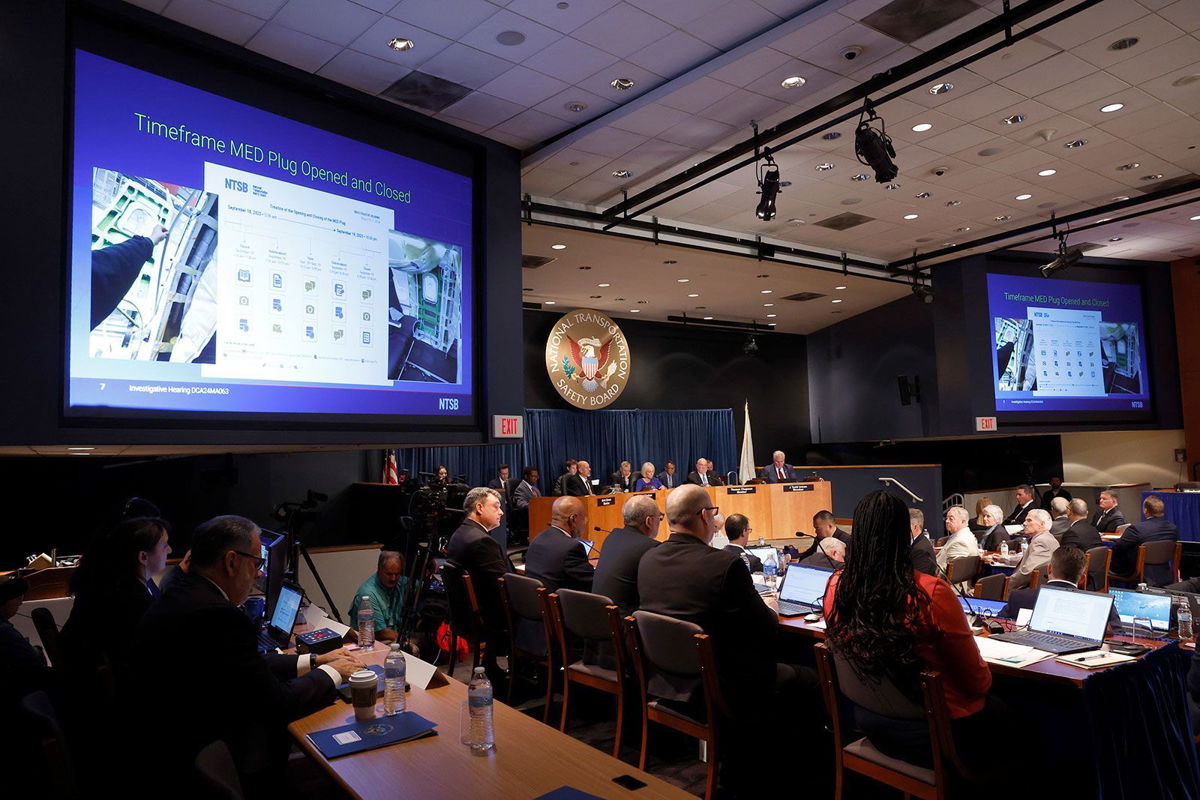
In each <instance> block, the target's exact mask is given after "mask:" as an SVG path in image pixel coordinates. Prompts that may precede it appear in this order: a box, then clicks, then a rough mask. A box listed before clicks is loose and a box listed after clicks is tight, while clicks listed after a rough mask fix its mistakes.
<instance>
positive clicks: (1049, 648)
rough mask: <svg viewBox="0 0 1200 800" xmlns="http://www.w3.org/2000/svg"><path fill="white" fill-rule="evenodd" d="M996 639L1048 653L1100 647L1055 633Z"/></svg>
mask: <svg viewBox="0 0 1200 800" xmlns="http://www.w3.org/2000/svg"><path fill="white" fill-rule="evenodd" d="M996 638H997V639H999V640H1000V641H1003V642H1009V643H1011V644H1021V645H1025V646H1026V647H1033V648H1036V649H1038V650H1045V651H1046V652H1048V653H1066V652H1070V651H1072V650H1087V649H1088V648H1089V647H1096V646H1098V645H1091V644H1088V643H1086V642H1081V641H1080V640H1078V639H1071V638H1069V637H1066V636H1056V635H1054V634H1053V633H1039V632H1037V631H1013V632H1012V633H1004V634H1000V635H999V636H997V637H996Z"/></svg>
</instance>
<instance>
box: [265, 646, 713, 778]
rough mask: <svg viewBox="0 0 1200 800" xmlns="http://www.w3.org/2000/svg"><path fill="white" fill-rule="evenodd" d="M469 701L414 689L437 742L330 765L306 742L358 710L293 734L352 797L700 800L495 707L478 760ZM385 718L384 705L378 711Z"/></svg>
mask: <svg viewBox="0 0 1200 800" xmlns="http://www.w3.org/2000/svg"><path fill="white" fill-rule="evenodd" d="M362 658H363V660H364V661H366V662H367V663H369V664H382V663H383V659H384V651H383V650H382V649H381V648H376V651H375V652H372V653H363V654H362ZM466 699H467V687H466V685H465V684H463V683H461V682H459V681H456V680H453V679H451V680H450V685H449V686H443V687H440V688H437V689H430V690H428V691H426V690H423V689H418V688H417V687H415V686H414V687H413V688H412V690H411V691H410V692H409V693H408V710H409V711H415V712H416V713H418V714H420V715H421V716H423V717H425V718H426V719H428V720H430V721H432V722H436V723H437V726H438V728H437V730H438V735H437V736H433V737H430V738H427V739H420V740H418V741H414V742H406V743H404V744H397V745H392V746H390V747H382V748H379V749H377V750H369V751H367V752H364V753H357V754H354V755H350V756H343V757H342V758H336V759H333V760H332V761H329V760H326V759H325V757H324V756H322V755H321V753H320V751H319V750H317V749H316V748H315V747H313V745H312V743H311V742H310V741H309V740H308V737H307V735H306V734H308V733H310V732H312V731H318V730H324V729H326V728H336V727H339V726H342V725H347V724H350V723H352V722H353V721H354V709H353V708H352V707H351V706H350V705H348V704H346V703H344V702H342V701H340V700H339V701H338V702H336V703H334V704H333V705H332V706H329V707H327V708H324V709H322V710H320V711H318V712H316V713H314V714H310V715H309V716H307V717H304V718H302V719H299V720H297V721H296V722H293V723H292V724H291V725H289V726H288V730H289V731H290V732H291V734H292V736H294V737H295V739H296V741H297V742H298V743H299V744H300V746H301V747H303V748H304V750H305V752H307V753H308V754H309V756H311V757H312V758H313V759H314V760H315V761H316V762H317V763H319V764H321V765H323V766H324V767H325V768H326V769H327V770H328V771H329V773H330V774H331V775H332V776H333V778H334V779H335V780H336V781H337V782H338V783H339V784H341V786H342V787H343V788H345V789H346V790H347V791H348V792H349V793H350V795H351V796H353V797H361V798H376V797H378V798H389V800H391V799H392V798H396V797H419V798H429V799H430V800H435V799H436V798H464V799H467V798H496V799H497V800H499V799H500V798H512V799H513V800H530V798H535V797H540V796H541V795H543V794H546V793H547V792H551V791H553V790H555V789H557V788H559V787H561V786H571V787H573V788H575V789H579V790H581V791H584V792H589V793H591V794H594V795H598V796H600V797H605V798H626V797H628V798H630V800H643V799H644V798H660V799H661V800H695V796H694V795H691V794H689V793H688V792H685V791H684V790H682V789H680V788H678V787H675V786H672V785H671V784H669V783H667V782H665V781H663V780H661V779H659V778H656V777H654V776H652V775H649V774H647V773H645V772H642V771H641V770H639V769H637V768H636V767H634V766H632V765H630V764H626V763H624V762H622V761H618V760H617V759H615V758H613V757H612V756H610V755H608V754H607V753H605V752H602V751H600V750H597V749H596V748H594V747H591V746H589V745H587V744H584V743H583V742H581V741H579V740H578V739H575V738H573V737H571V736H569V735H567V734H564V733H560V732H559V731H558V729H557V728H552V727H550V726H548V725H544V724H542V723H541V722H540V721H539V720H536V719H533V718H532V717H529V716H526V715H525V714H522V713H521V712H519V711H517V710H515V709H513V708H510V707H508V706H506V705H504V704H503V703H501V702H500V701H499V700H497V701H496V703H495V705H494V711H493V719H494V721H495V729H496V748H495V750H493V751H492V752H491V753H489V754H486V755H482V756H479V755H475V754H473V753H472V752H471V749H470V748H469V747H467V746H466V745H464V744H462V743H461V742H460V741H459V710H460V707H461V705H462V703H463V701H465V700H466ZM378 708H379V710H380V713H382V708H383V701H382V698H380V702H379V706H378ZM621 775H632V776H633V777H635V778H637V779H638V780H640V781H644V782H645V783H646V786H645V787H643V788H641V789H638V790H637V791H636V792H631V791H630V790H628V789H624V788H622V787H620V786H618V785H617V784H615V783H613V782H612V781H613V778H616V777H618V776H621Z"/></svg>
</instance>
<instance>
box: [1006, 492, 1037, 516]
mask: <svg viewBox="0 0 1200 800" xmlns="http://www.w3.org/2000/svg"><path fill="white" fill-rule="evenodd" d="M1033 493H1034V489H1033V487H1032V486H1030V485H1029V484H1025V485H1023V486H1018V487H1017V507H1016V508H1014V509H1013V512H1012V513H1011V514H1009V515H1008V516H1007V517H1005V518H1004V524H1005V525H1022V524H1024V522H1025V516H1026V515H1027V514H1028V513H1029V512H1030V510H1032V509H1033V507H1034V504H1033Z"/></svg>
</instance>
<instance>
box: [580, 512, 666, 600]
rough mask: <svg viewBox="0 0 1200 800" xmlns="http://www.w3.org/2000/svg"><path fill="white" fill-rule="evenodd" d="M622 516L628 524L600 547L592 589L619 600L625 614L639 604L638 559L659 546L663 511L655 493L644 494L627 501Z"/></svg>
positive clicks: (606, 539) (609, 536) (611, 535)
mask: <svg viewBox="0 0 1200 800" xmlns="http://www.w3.org/2000/svg"><path fill="white" fill-rule="evenodd" d="M621 517H622V518H623V520H624V522H625V527H624V528H618V529H617V530H615V531H613V532H612V533H610V534H609V535H608V537H607V538H605V540H604V546H603V547H602V548H601V549H600V561H599V563H597V564H596V575H595V579H594V580H593V581H592V591H593V592H595V593H596V594H602V595H604V596H605V597H607V598H609V599H610V600H612V601H613V602H614V603H616V605H617V608H619V609H621V616H622V617H624V616H628V615H629V614H632V613H633V612H634V611H637V609H638V607H639V599H638V587H637V576H638V562H639V561H640V560H641V558H642V556H643V555H645V554H646V551H648V550H652V549H654V548H655V547H658V542H657V541H656V539H655V537H656V536H657V535H658V529H659V525H660V524H661V523H662V519H663V513H662V512H661V511H660V510H659V509H658V506H657V505H656V504H655V502H654V498H653V497H650V496H649V495H641V494H640V495H635V496H634V497H631V498H629V499H628V500H626V501H625V505H624V506H622V507H621Z"/></svg>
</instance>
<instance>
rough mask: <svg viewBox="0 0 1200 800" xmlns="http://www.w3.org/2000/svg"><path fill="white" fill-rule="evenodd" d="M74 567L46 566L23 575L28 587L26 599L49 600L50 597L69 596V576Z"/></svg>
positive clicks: (72, 572)
mask: <svg viewBox="0 0 1200 800" xmlns="http://www.w3.org/2000/svg"><path fill="white" fill-rule="evenodd" d="M74 574H75V567H47V568H46V569H39V570H38V571H37V572H31V573H29V574H28V575H26V576H25V580H26V582H28V583H29V589H28V591H26V592H25V599H26V600H49V599H50V598H52V597H70V595H71V576H72V575H74Z"/></svg>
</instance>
